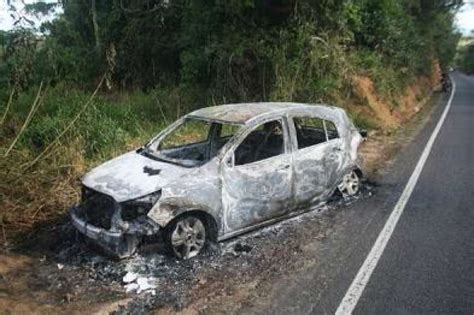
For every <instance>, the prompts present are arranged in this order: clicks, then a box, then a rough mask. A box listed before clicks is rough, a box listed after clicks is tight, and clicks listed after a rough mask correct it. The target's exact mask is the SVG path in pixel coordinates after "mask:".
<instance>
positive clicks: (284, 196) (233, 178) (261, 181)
mask: <svg viewBox="0 0 474 315" xmlns="http://www.w3.org/2000/svg"><path fill="white" fill-rule="evenodd" d="M288 139H289V134H288V125H287V123H286V120H284V119H283V118H281V119H277V120H271V121H265V122H263V123H261V124H259V125H258V126H256V127H255V128H252V129H251V130H249V131H247V132H246V133H244V134H243V135H242V136H241V137H240V140H241V141H237V143H238V144H237V145H235V146H234V147H233V148H231V149H230V150H229V152H228V154H226V156H225V158H224V162H223V165H222V169H221V170H222V171H221V175H222V200H223V207H224V225H225V226H224V228H225V232H226V233H231V232H234V231H238V230H240V229H243V228H246V227H249V226H252V225H254V224H257V223H260V222H263V221H267V220H269V219H272V218H275V217H278V216H281V215H283V214H285V213H286V212H287V211H288V207H289V203H290V202H291V200H292V185H291V183H292V167H291V158H292V157H291V153H290V152H289V146H288Z"/></svg>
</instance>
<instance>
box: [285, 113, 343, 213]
mask: <svg viewBox="0 0 474 315" xmlns="http://www.w3.org/2000/svg"><path fill="white" fill-rule="evenodd" d="M290 120H291V122H292V124H291V125H290V126H291V130H292V133H293V137H292V138H293V139H294V141H293V169H294V192H295V193H294V198H295V202H296V204H297V205H298V206H300V207H304V206H309V205H312V204H317V203H318V202H320V201H322V200H324V199H325V198H326V197H327V196H328V194H329V193H331V192H332V188H334V185H335V184H336V180H337V178H336V177H337V174H338V172H339V170H340V168H341V167H342V162H343V146H342V145H343V143H342V142H341V139H339V135H338V133H337V129H336V130H334V129H333V128H332V127H333V126H334V123H332V122H330V123H329V121H327V120H324V119H322V118H320V117H318V116H303V115H302V116H293V117H291V119H290ZM331 124H332V125H331ZM328 127H331V132H330V133H329V132H328Z"/></svg>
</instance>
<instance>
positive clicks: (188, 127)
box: [148, 118, 241, 167]
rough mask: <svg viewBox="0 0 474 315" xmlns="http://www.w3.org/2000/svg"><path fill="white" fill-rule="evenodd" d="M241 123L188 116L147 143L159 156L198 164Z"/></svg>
mask: <svg viewBox="0 0 474 315" xmlns="http://www.w3.org/2000/svg"><path fill="white" fill-rule="evenodd" d="M240 127H241V125H236V124H230V123H223V122H214V121H209V120H203V119H198V118H186V119H185V120H184V121H183V122H182V123H181V124H179V125H177V126H176V127H175V128H174V129H173V130H171V131H170V132H168V133H167V134H166V135H165V136H164V137H161V138H159V139H157V140H156V141H155V142H153V143H151V144H150V145H149V146H148V149H149V150H148V151H149V153H151V154H152V155H153V156H155V157H156V158H159V159H161V160H164V161H167V162H171V163H175V164H180V165H183V166H187V167H193V166H199V165H202V164H204V163H206V162H207V161H209V160H210V159H212V158H213V157H215V156H216V155H217V154H218V153H219V151H220V149H221V148H222V147H223V146H224V145H225V144H226V143H227V142H228V141H229V140H230V139H231V138H232V137H233V136H234V134H235V133H236V132H237V131H238V130H239V129H240Z"/></svg>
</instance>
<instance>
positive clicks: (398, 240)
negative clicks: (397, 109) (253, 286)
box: [241, 73, 474, 314]
mask: <svg viewBox="0 0 474 315" xmlns="http://www.w3.org/2000/svg"><path fill="white" fill-rule="evenodd" d="M452 78H453V80H454V81H455V82H456V93H455V94H454V97H453V101H452V105H451V109H450V111H449V112H448V115H447V117H446V120H445V121H444V124H443V126H442V128H441V130H440V132H439V134H438V137H437V138H436V141H435V142H434V145H433V147H432V150H431V153H430V155H429V157H428V159H427V161H426V164H425V165H424V168H423V170H422V172H421V175H420V177H419V180H418V182H417V184H416V186H415V188H414V190H413V193H412V195H411V197H410V199H409V201H408V203H407V205H406V207H405V210H404V212H403V214H402V215H401V217H400V220H399V222H398V225H397V226H396V228H395V230H394V232H393V234H392V236H391V238H390V240H389V242H388V244H387V247H386V248H385V251H384V252H383V255H382V256H381V259H380V260H379V262H378V265H377V267H376V268H375V270H374V272H373V274H372V276H371V278H370V280H369V282H368V284H367V286H366V287H365V290H364V291H363V293H362V295H361V297H360V299H359V301H358V303H357V305H356V307H355V310H354V313H355V314H424V313H429V314H433V313H438V314H474V207H473V205H474V77H473V76H471V77H469V76H466V75H464V74H461V73H454V74H453V75H452ZM446 102H447V97H444V98H442V99H441V100H440V101H439V104H438V105H437V106H436V108H435V111H434V112H433V114H432V115H431V118H430V120H429V122H428V123H427V124H426V126H425V127H424V128H423V130H421V131H420V133H419V134H418V135H417V136H416V138H415V139H414V140H413V141H412V142H411V143H410V145H408V146H407V147H406V148H405V149H404V150H403V152H400V154H399V155H398V157H397V159H396V161H395V162H394V164H393V165H392V166H391V167H390V169H389V170H388V171H387V172H386V174H385V175H384V176H383V178H381V179H380V181H379V182H378V187H377V193H376V195H375V197H373V198H370V199H368V200H364V201H362V202H358V203H356V204H354V206H352V207H350V208H348V209H344V211H343V212H340V213H338V214H337V215H336V218H335V219H336V220H337V224H335V225H334V230H333V231H332V232H331V233H330V235H329V237H328V238H327V240H325V241H324V242H322V243H321V244H314V246H313V247H311V244H309V245H307V247H308V249H307V250H310V251H311V252H312V255H313V257H314V259H313V260H312V261H311V262H309V263H307V264H306V267H305V268H302V269H301V270H299V271H298V272H296V273H295V274H292V275H289V276H286V277H284V278H281V279H279V280H278V281H276V282H275V283H274V285H273V286H272V288H271V290H270V291H269V292H264V293H262V296H261V298H260V299H259V300H258V302H255V303H252V304H251V305H248V306H247V308H244V309H243V310H241V311H242V312H243V313H271V314H333V313H334V312H335V311H336V309H337V308H338V306H339V304H340V302H341V300H342V299H343V297H344V295H345V293H346V291H347V289H348V288H349V286H350V285H351V283H352V280H353V279H354V277H355V276H356V274H357V272H358V270H359V268H360V267H361V265H362V263H363V262H364V260H365V258H366V256H367V254H368V253H369V251H370V250H371V248H372V246H373V244H374V242H375V240H376V238H377V236H378V234H379V233H380V231H381V230H382V228H383V226H384V224H385V222H386V221H387V219H388V217H389V215H390V213H391V212H392V210H393V207H394V206H395V204H396V203H397V201H398V199H399V197H400V195H401V193H402V191H403V188H404V186H405V185H406V183H407V181H408V179H409V177H410V175H411V174H412V172H413V170H414V168H415V165H416V163H417V161H418V159H419V157H420V155H421V152H422V151H423V149H424V147H425V144H426V142H427V140H428V138H429V137H430V135H431V133H432V132H433V129H434V127H435V125H436V123H437V122H438V120H439V117H440V116H441V112H442V111H443V110H444V108H445V106H446Z"/></svg>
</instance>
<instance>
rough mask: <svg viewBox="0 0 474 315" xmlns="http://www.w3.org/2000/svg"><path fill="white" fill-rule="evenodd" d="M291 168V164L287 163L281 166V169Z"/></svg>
mask: <svg viewBox="0 0 474 315" xmlns="http://www.w3.org/2000/svg"><path fill="white" fill-rule="evenodd" d="M289 168H290V164H286V165H282V166H280V169H281V170H287V169H289Z"/></svg>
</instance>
